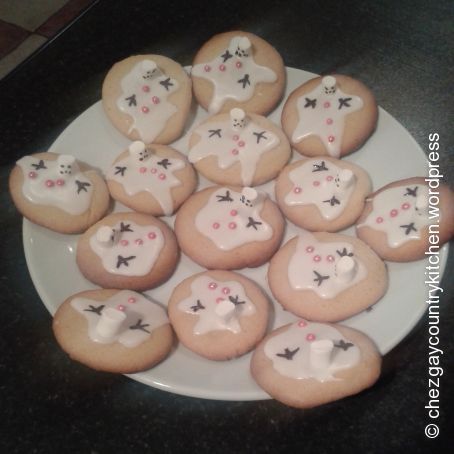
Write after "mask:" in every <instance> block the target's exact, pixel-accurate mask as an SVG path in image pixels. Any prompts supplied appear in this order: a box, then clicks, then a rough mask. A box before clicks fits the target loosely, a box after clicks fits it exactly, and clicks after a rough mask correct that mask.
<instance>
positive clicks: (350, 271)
mask: <svg viewBox="0 0 454 454" xmlns="http://www.w3.org/2000/svg"><path fill="white" fill-rule="evenodd" d="M335 267H336V269H335V274H336V278H337V280H338V281H339V282H342V283H344V284H346V283H349V282H351V281H352V280H353V279H354V277H355V276H356V274H357V272H358V263H357V262H356V260H355V259H354V258H353V257H351V256H349V255H344V256H343V257H341V258H340V259H339V260H338V262H337V263H336V265H335Z"/></svg>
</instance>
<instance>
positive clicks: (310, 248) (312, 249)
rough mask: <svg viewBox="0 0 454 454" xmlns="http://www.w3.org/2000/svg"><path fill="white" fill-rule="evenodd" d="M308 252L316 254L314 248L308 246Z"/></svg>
mask: <svg viewBox="0 0 454 454" xmlns="http://www.w3.org/2000/svg"><path fill="white" fill-rule="evenodd" d="M306 252H309V253H311V252H314V246H308V247H307V248H306Z"/></svg>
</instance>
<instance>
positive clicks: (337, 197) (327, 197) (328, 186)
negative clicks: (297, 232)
mask: <svg viewBox="0 0 454 454" xmlns="http://www.w3.org/2000/svg"><path fill="white" fill-rule="evenodd" d="M317 168H326V169H327V170H321V171H315V172H314V169H317ZM343 170H345V169H342V168H341V167H338V166H336V165H335V164H333V163H331V162H329V161H323V160H320V159H310V160H309V161H303V162H302V163H301V165H299V166H298V167H296V168H294V169H293V170H292V171H291V172H289V175H288V177H289V179H290V181H291V182H292V183H293V185H294V186H293V187H292V188H291V190H290V192H289V193H288V194H287V195H286V196H285V199H284V201H285V203H286V204H287V205H289V206H296V205H312V204H313V205H315V206H316V207H317V208H318V210H319V211H320V214H321V215H322V216H323V218H324V219H326V220H329V221H331V220H333V219H336V218H337V217H339V216H340V215H341V214H342V213H343V211H344V209H345V207H346V206H347V205H348V201H349V199H350V196H351V194H352V193H353V191H354V189H355V185H356V177H355V175H354V174H353V175H352V178H351V179H350V181H349V183H348V184H345V182H344V181H341V178H340V174H341V173H343Z"/></svg>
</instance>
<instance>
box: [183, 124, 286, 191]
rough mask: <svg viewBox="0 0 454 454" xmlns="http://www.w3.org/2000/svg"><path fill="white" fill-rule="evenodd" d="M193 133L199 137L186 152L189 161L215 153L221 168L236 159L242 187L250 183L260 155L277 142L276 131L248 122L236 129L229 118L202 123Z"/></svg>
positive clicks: (277, 143)
mask: <svg viewBox="0 0 454 454" xmlns="http://www.w3.org/2000/svg"><path fill="white" fill-rule="evenodd" d="M194 133H195V134H198V135H199V136H200V140H199V142H198V143H197V144H196V145H194V146H193V147H192V148H191V150H190V151H189V155H188V158H189V161H190V162H193V163H195V162H197V161H199V160H201V159H203V158H206V157H207V156H211V155H213V156H217V160H218V166H219V168H221V169H227V168H228V167H230V166H232V165H233V164H235V163H237V162H239V163H240V164H241V180H242V184H243V186H249V185H250V184H252V180H253V178H254V174H255V171H256V167H257V163H258V162H259V160H260V158H261V156H262V155H263V154H264V153H266V152H267V151H269V150H272V149H273V148H276V147H277V146H278V145H279V143H280V140H279V137H278V136H277V135H276V134H274V133H272V132H271V131H269V130H266V129H263V128H261V127H260V126H258V125H257V124H255V123H254V122H252V121H249V122H247V123H246V125H245V126H244V127H242V128H238V129H234V128H233V127H232V125H231V122H230V121H229V120H226V121H218V122H213V123H211V122H210V123H204V124H202V125H200V126H198V127H197V128H196V129H195V130H194Z"/></svg>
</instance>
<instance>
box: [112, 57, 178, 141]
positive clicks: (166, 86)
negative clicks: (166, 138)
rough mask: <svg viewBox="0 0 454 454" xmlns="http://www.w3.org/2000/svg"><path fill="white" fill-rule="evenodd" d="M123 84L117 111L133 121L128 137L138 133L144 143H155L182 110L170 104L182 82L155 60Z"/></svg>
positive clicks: (137, 69)
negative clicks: (134, 132) (134, 131)
mask: <svg viewBox="0 0 454 454" xmlns="http://www.w3.org/2000/svg"><path fill="white" fill-rule="evenodd" d="M120 84H121V90H122V92H121V95H120V97H119V98H118V99H117V107H118V108H119V109H120V110H121V111H122V112H124V113H126V114H128V115H130V116H131V117H132V119H133V123H132V125H131V127H130V128H129V131H128V134H129V133H131V132H132V131H133V130H134V129H135V130H136V131H137V132H138V133H139V135H140V138H141V139H142V140H143V141H144V142H147V143H151V142H153V140H154V139H155V138H156V137H157V136H158V135H159V134H160V133H161V132H162V130H163V129H164V128H165V126H166V123H167V120H168V119H169V118H170V117H171V116H172V115H173V114H174V113H175V112H176V111H177V110H178V109H177V107H176V106H175V105H173V104H172V103H170V102H169V101H168V100H167V98H168V97H169V96H170V95H171V94H172V93H174V92H176V91H177V90H178V88H179V84H178V81H177V80H176V79H172V78H170V77H168V76H167V75H166V74H165V73H163V72H162V71H161V70H160V69H159V68H158V67H157V66H156V63H155V62H154V61H153V60H150V59H144V60H142V61H140V62H139V63H137V64H136V65H135V66H134V67H133V68H132V70H131V71H130V72H129V73H128V74H126V76H125V77H124V78H123V79H122V80H121V83H120Z"/></svg>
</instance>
